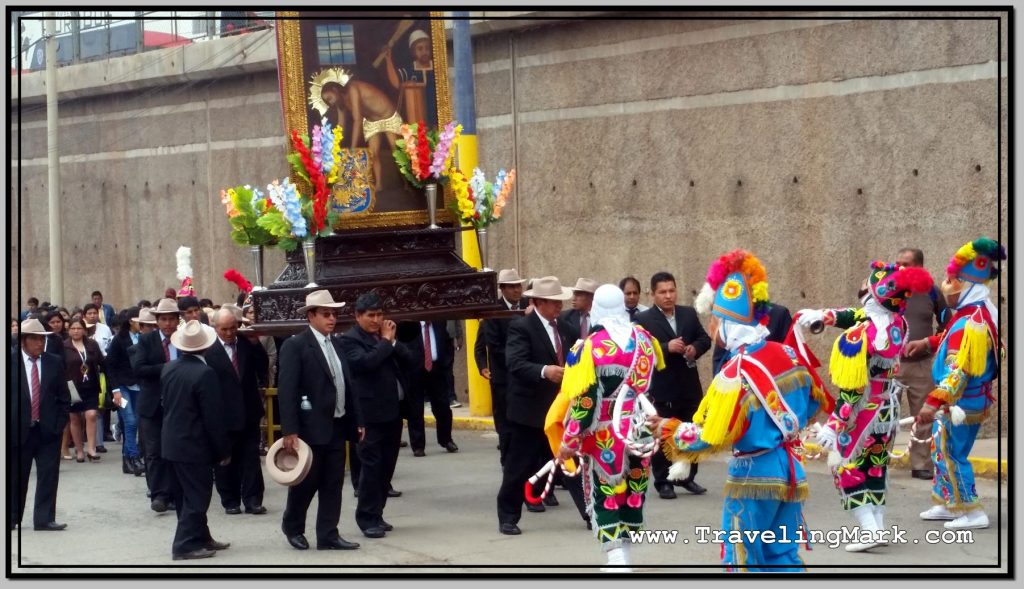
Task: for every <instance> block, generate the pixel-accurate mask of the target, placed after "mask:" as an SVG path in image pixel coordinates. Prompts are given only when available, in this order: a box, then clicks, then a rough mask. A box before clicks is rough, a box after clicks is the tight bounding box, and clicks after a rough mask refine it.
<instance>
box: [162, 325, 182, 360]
mask: <svg viewBox="0 0 1024 589" xmlns="http://www.w3.org/2000/svg"><path fill="white" fill-rule="evenodd" d="M170 339H171V338H169V337H167V336H166V335H164V332H162V331H161V332H160V347H163V345H164V341H167V340H170ZM167 347H168V348H170V350H171V360H177V359H178V348H175V347H174V344H173V343H172V344H170V345H169V346H167ZM161 351H163V350H161Z"/></svg>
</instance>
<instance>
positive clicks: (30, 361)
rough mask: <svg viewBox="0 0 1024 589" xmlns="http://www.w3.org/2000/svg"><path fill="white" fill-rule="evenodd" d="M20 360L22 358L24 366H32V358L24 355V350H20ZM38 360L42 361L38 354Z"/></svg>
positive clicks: (40, 355)
mask: <svg viewBox="0 0 1024 589" xmlns="http://www.w3.org/2000/svg"><path fill="white" fill-rule="evenodd" d="M21 358H22V360H24V361H25V366H31V365H32V356H29V355H28V354H26V353H25V348H22V349H21ZM38 359H39V360H42V359H43V355H42V354H39V358H38Z"/></svg>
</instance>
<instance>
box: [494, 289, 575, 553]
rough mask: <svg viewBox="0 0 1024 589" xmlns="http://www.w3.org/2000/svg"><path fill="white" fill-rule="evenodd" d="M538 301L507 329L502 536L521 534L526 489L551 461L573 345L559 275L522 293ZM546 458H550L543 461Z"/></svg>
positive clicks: (567, 292) (500, 512)
mask: <svg viewBox="0 0 1024 589" xmlns="http://www.w3.org/2000/svg"><path fill="white" fill-rule="evenodd" d="M523 296H525V297H529V298H531V299H532V300H533V305H534V312H533V313H531V314H529V315H526V316H524V317H520V318H518V319H514V320H513V321H512V323H510V324H509V326H508V343H507V345H506V349H505V353H506V360H507V362H508V373H509V381H508V399H507V401H508V411H507V416H508V449H507V450H506V453H505V465H504V469H503V473H502V481H501V488H500V489H499V490H498V531H500V532H501V533H502V534H507V535H511V536H514V535H518V534H521V533H522V532H521V531H520V529H519V526H518V525H517V524H518V523H519V518H520V517H521V515H522V508H523V501H524V499H525V495H524V485H525V483H526V482H527V480H529V478H530V475H532V474H533V473H535V472H537V470H538V469H539V468H540V467H541V466H543V465H544V463H545V462H546V461H547V458H550V457H551V456H550V455H551V450H550V447H549V446H548V440H547V437H545V435H544V418H545V417H546V416H547V412H548V407H550V405H551V402H552V401H554V400H555V396H556V395H557V394H558V388H559V385H560V384H561V382H562V373H563V371H564V368H563V366H564V365H565V355H566V353H568V351H569V347H570V345H571V343H572V342H569V341H568V340H567V339H566V337H565V336H564V335H563V334H562V333H560V332H559V330H558V323H557V319H558V313H559V311H561V310H562V303H563V301H566V300H568V299H569V298H570V297H572V292H571V291H570V289H568V288H565V287H563V286H562V284H561V283H560V282H559V281H558V278H556V277H554V276H545V277H544V278H538V279H536V280H534V281H533V288H532V289H530V290H528V291H526V292H525V293H523ZM545 453H546V454H547V458H544V456H545Z"/></svg>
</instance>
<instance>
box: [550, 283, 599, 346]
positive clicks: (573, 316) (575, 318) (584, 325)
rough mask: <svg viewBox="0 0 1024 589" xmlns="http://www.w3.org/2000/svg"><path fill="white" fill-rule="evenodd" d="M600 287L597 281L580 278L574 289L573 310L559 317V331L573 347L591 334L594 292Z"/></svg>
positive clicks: (564, 312)
mask: <svg viewBox="0 0 1024 589" xmlns="http://www.w3.org/2000/svg"><path fill="white" fill-rule="evenodd" d="M598 286H600V285H599V284H598V283H597V281H596V280H591V279H590V278H580V279H578V280H577V281H576V286H574V287H572V309H569V310H568V311H563V312H562V313H561V314H560V315H559V316H558V330H559V331H561V332H562V333H563V334H564V335H565V339H567V340H568V341H569V345H570V346H572V345H573V344H575V343H576V340H578V339H580V338H583V337H586V336H587V335H588V334H590V308H591V307H592V306H593V305H594V291H595V290H597V287H598Z"/></svg>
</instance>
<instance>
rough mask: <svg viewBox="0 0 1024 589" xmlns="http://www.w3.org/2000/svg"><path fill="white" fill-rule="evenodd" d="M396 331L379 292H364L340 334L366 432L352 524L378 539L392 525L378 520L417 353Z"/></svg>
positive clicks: (388, 483)
mask: <svg viewBox="0 0 1024 589" xmlns="http://www.w3.org/2000/svg"><path fill="white" fill-rule="evenodd" d="M441 329H442V330H443V329H444V324H443V323H442V324H441ZM397 331H398V327H397V326H396V325H395V322H394V321H390V320H387V319H385V318H384V310H383V308H382V303H381V300H380V297H379V296H378V295H376V294H374V293H367V294H364V295H360V297H359V298H358V299H357V300H356V325H354V326H353V327H352V329H350V330H348V331H347V332H346V333H345V335H343V336H342V338H341V339H342V341H343V342H344V344H345V345H344V349H345V357H346V359H347V360H348V365H349V367H351V369H352V389H353V393H354V395H355V396H356V397H357V398H358V399H359V406H360V407H361V408H362V412H363V419H364V420H365V423H366V436H365V437H364V439H363V441H362V443H360V444H359V460H360V461H361V462H362V469H361V472H360V474H359V502H358V503H357V504H356V524H358V525H359V528H360V529H361V530H362V531H363V535H364V536H366V537H367V538H383V537H384V535H385V534H386V533H387V532H390V531H391V530H393V529H394V526H392V525H391V524H389V523H387V522H386V521H384V506H385V505H386V504H387V498H388V489H389V488H390V487H391V478H392V477H393V476H394V474H395V465H396V464H397V462H398V449H399V442H401V439H402V414H403V413H404V412H405V411H407V410H408V409H407V405H408V402H409V399H407V398H406V397H407V393H406V391H409V390H410V383H409V380H408V378H407V375H409V374H410V373H412V372H413V371H415V370H416V369H417V363H418V362H419V359H420V358H422V357H423V356H416V355H414V354H413V352H412V350H410V349H409V347H408V346H407V345H406V344H404V343H402V342H400V341H398V338H397ZM444 400H446V399H444ZM422 410H423V402H422V401H420V411H422Z"/></svg>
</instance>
